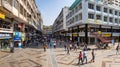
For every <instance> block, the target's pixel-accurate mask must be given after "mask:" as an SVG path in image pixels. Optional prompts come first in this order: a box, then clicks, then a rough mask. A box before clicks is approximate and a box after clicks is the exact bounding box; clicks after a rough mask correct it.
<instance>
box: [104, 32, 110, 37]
mask: <svg viewBox="0 0 120 67" xmlns="http://www.w3.org/2000/svg"><path fill="white" fill-rule="evenodd" d="M110 36H111V34H108V33H106V34H103V37H110Z"/></svg>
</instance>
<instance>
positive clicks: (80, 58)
mask: <svg viewBox="0 0 120 67" xmlns="http://www.w3.org/2000/svg"><path fill="white" fill-rule="evenodd" d="M82 58H83V55H82V52H81V51H80V54H79V60H78V64H80V61H81V63H82V64H83V60H82Z"/></svg>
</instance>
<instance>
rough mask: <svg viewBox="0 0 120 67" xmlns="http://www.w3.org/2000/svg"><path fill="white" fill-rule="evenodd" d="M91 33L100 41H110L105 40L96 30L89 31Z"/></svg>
mask: <svg viewBox="0 0 120 67" xmlns="http://www.w3.org/2000/svg"><path fill="white" fill-rule="evenodd" d="M91 35H94V36H95V37H96V38H98V39H99V40H100V41H101V42H102V43H110V42H111V40H107V39H105V38H103V37H102V35H100V34H98V33H97V32H93V33H91Z"/></svg>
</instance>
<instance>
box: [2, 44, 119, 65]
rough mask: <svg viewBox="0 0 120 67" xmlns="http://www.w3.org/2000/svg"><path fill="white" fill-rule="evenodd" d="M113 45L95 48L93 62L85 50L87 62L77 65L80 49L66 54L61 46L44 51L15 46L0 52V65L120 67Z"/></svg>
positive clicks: (88, 52) (89, 53)
mask: <svg viewBox="0 0 120 67" xmlns="http://www.w3.org/2000/svg"><path fill="white" fill-rule="evenodd" d="M89 47H91V46H89ZM114 47H115V46H114ZM114 47H113V48H111V49H110V50H95V56H96V57H95V62H94V63H90V62H89V61H90V60H91V58H92V57H91V50H90V51H87V54H88V63H87V64H83V65H77V63H78V55H79V52H80V51H81V50H80V49H78V50H77V51H74V50H71V51H70V55H68V54H67V52H66V51H65V50H64V48H61V47H60V48H59V47H57V48H56V49H54V48H48V49H47V51H46V52H44V50H43V49H42V48H25V49H19V48H15V52H14V53H6V52H0V67H120V54H119V55H116V51H115V48H114ZM91 48H92V47H91Z"/></svg>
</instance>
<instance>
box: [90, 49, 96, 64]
mask: <svg viewBox="0 0 120 67" xmlns="http://www.w3.org/2000/svg"><path fill="white" fill-rule="evenodd" d="M91 54H92V59H91V62H95V53H94V49H93V50H92V52H91Z"/></svg>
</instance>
